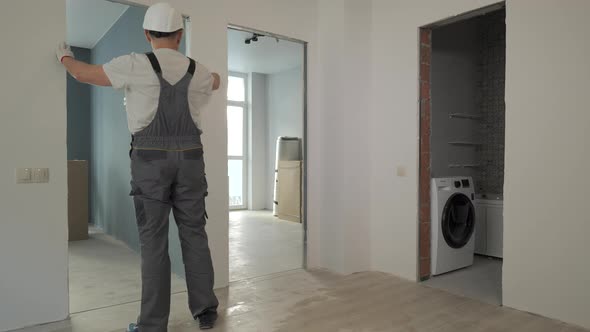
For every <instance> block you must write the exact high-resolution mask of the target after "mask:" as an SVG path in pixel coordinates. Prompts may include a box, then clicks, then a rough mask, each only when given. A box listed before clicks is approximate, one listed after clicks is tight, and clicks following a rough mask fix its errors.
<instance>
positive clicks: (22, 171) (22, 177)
mask: <svg viewBox="0 0 590 332" xmlns="http://www.w3.org/2000/svg"><path fill="white" fill-rule="evenodd" d="M15 179H16V183H19V184H26V183H33V170H32V169H31V168H17V169H16V171H15Z"/></svg>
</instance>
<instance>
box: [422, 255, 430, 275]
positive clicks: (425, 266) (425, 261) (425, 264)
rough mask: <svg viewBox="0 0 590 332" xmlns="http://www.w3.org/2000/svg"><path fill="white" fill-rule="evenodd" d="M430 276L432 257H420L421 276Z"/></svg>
mask: <svg viewBox="0 0 590 332" xmlns="http://www.w3.org/2000/svg"><path fill="white" fill-rule="evenodd" d="M429 277H430V257H428V258H422V259H420V278H429Z"/></svg>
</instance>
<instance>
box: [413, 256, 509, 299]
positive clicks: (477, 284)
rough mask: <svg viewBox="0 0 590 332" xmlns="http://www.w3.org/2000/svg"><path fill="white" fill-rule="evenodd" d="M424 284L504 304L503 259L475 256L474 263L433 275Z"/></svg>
mask: <svg viewBox="0 0 590 332" xmlns="http://www.w3.org/2000/svg"><path fill="white" fill-rule="evenodd" d="M424 285H427V286H429V287H434V288H438V289H442V290H445V291H447V292H450V293H453V294H457V295H461V296H465V297H468V298H472V299H475V300H479V301H482V302H486V303H489V304H493V305H501V304H502V260H500V259H495V258H489V257H484V256H478V255H476V256H475V259H474V261H473V265H472V266H470V267H467V268H464V269H461V270H458V271H453V272H450V273H446V274H443V275H440V276H436V277H432V278H431V279H430V280H427V281H425V282H424Z"/></svg>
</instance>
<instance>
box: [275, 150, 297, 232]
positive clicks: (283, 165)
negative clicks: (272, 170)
mask: <svg viewBox="0 0 590 332" xmlns="http://www.w3.org/2000/svg"><path fill="white" fill-rule="evenodd" d="M301 170H302V162H301V161H279V170H278V176H277V178H278V182H277V186H278V195H277V198H278V205H277V210H278V217H279V219H283V220H288V221H293V222H298V223H300V222H301V213H302V210H303V209H302V205H301V193H302V191H301V188H302V181H301V179H302V178H301Z"/></svg>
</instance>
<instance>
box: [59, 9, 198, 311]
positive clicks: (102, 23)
mask: <svg viewBox="0 0 590 332" xmlns="http://www.w3.org/2000/svg"><path fill="white" fill-rule="evenodd" d="M146 10H147V7H143V6H128V5H123V4H120V3H116V2H111V1H106V0H70V1H68V2H67V18H68V23H69V24H68V36H67V37H68V38H67V42H68V43H69V44H71V45H72V48H73V51H74V53H75V56H76V57H77V58H79V59H82V60H85V61H88V62H89V63H94V64H103V63H106V62H108V61H110V60H111V59H113V58H115V57H117V56H121V55H124V54H129V53H132V52H135V53H146V52H149V51H151V47H150V45H149V43H148V42H147V41H146V40H145V36H144V34H143V30H142V29H141V24H142V22H143V18H144V15H145V12H146ZM185 49H186V46H185V42H184V41H183V43H182V44H181V52H184V51H185ZM67 110H68V111H67V115H68V116H67V122H68V126H67V131H68V132H67V145H68V199H69V200H68V224H69V229H68V234H69V240H70V242H69V250H68V251H69V278H68V280H69V289H70V292H69V294H70V313H77V312H84V311H88V310H93V309H96V308H101V307H107V306H112V305H117V304H121V303H127V302H130V301H137V300H139V299H140V295H141V278H140V270H141V269H140V259H139V255H138V254H139V249H140V247H139V237H138V232H137V225H136V221H135V208H134V206H133V200H132V199H131V197H130V196H129V192H130V185H129V183H130V180H131V175H130V169H129V143H130V142H131V136H130V134H129V129H128V127H127V115H126V112H125V94H124V91H117V90H114V89H112V88H105V87H99V86H91V85H87V84H82V83H79V82H77V81H76V80H75V79H74V78H72V77H71V76H70V75H68V77H67ZM177 234H178V229H177V227H176V224H175V222H174V218H173V216H172V215H171V216H170V238H169V240H170V244H169V246H170V248H169V251H170V257H171V261H172V269H173V271H174V275H173V278H172V291H173V292H178V291H182V290H185V289H186V286H185V284H184V280H183V277H182V276H184V267H183V265H182V258H181V249H180V243H179V240H178V235H177Z"/></svg>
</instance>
